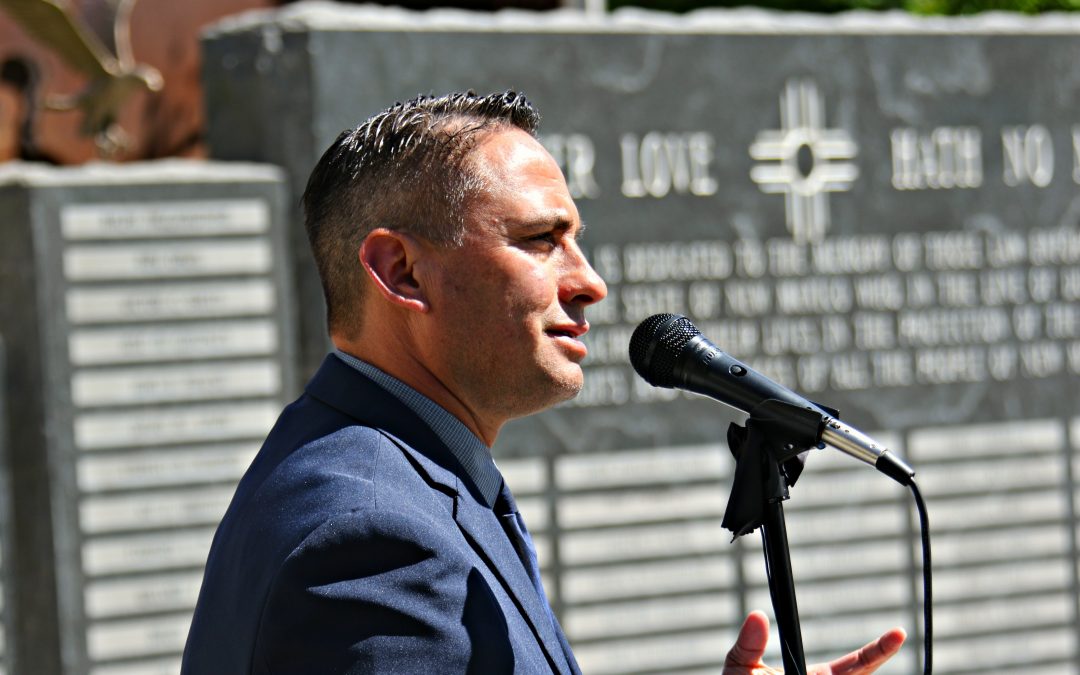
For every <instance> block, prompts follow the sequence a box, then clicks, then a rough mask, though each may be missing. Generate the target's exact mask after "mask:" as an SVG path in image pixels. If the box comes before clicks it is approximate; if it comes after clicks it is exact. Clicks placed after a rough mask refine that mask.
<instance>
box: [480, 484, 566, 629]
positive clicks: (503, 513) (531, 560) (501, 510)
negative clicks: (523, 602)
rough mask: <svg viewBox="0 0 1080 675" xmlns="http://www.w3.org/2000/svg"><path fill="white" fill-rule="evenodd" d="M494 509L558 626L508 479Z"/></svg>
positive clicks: (537, 591)
mask: <svg viewBox="0 0 1080 675" xmlns="http://www.w3.org/2000/svg"><path fill="white" fill-rule="evenodd" d="M494 510H495V515H497V516H498V517H499V521H500V522H501V523H502V526H503V529H504V530H505V531H506V536H507V537H509V538H510V543H512V544H513V545H514V549H515V550H516V551H517V554H518V557H519V558H521V564H522V565H524V566H525V571H526V572H528V574H529V579H531V580H532V583H533V586H534V587H535V588H536V593H537V594H538V595H539V596H540V600H541V602H542V603H543V605H544V609H545V610H547V615H548V619H549V620H550V621H551V625H552V626H557V625H558V624H557V623H556V622H555V615H554V614H553V613H552V612H551V605H550V604H549V603H548V599H547V594H546V593H544V584H543V582H541V581H540V561H539V560H538V559H537V557H536V548H534V547H533V543H532V537H530V536H529V531H528V530H527V529H526V528H525V519H524V518H522V517H521V514H520V513H518V510H517V503H516V502H514V495H512V494H510V488H509V487H508V486H507V485H506V481H503V484H502V487H501V488H500V489H499V497H498V499H496V500H495V507H494ZM557 632H558V630H557V629H556V633H557Z"/></svg>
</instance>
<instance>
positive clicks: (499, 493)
mask: <svg viewBox="0 0 1080 675" xmlns="http://www.w3.org/2000/svg"><path fill="white" fill-rule="evenodd" d="M538 121H539V117H538V115H537V113H536V111H535V110H534V109H533V107H532V106H531V105H530V104H529V103H528V101H526V100H525V98H524V97H523V96H520V95H517V94H515V93H513V92H506V93H503V94H493V95H490V96H476V95H473V94H471V93H466V94H453V95H449V96H444V97H420V98H417V99H414V100H412V101H409V102H407V103H399V104H396V105H394V106H393V107H391V108H390V109H388V110H386V111H385V112H383V113H380V114H378V115H376V116H374V117H372V118H371V119H369V120H368V121H367V122H365V123H364V124H362V125H360V126H359V127H357V128H356V129H352V130H349V131H346V132H344V133H343V134H341V136H339V137H338V139H337V140H336V141H334V143H333V144H332V145H331V146H330V148H329V149H328V150H327V151H326V153H325V154H324V155H323V157H322V158H321V159H320V160H319V163H318V165H317V166H316V167H315V169H314V171H313V172H312V174H311V178H310V179H309V181H308V185H307V190H306V192H305V194H304V198H303V204H304V210H305V214H306V227H307V232H308V237H309V240H310V242H311V247H312V251H313V253H314V256H315V261H316V264H317V266H318V269H319V275H320V277H321V280H322V285H323V291H324V294H325V297H326V307H327V316H328V319H327V322H328V325H329V331H330V337H331V339H332V341H333V344H334V346H335V348H336V349H335V352H334V353H332V354H330V355H328V356H327V357H326V359H325V361H324V362H323V364H322V366H321V368H320V369H319V371H318V372H317V373H316V374H315V376H314V377H313V378H312V380H311V382H310V383H308V385H307V388H306V392H305V393H304V395H303V396H301V397H300V398H299V399H298V400H297V401H296V402H294V403H293V404H291V405H290V406H288V407H287V408H286V409H285V410H284V411H283V412H282V414H281V417H280V418H279V419H278V421H277V424H276V425H275V426H274V428H273V430H272V431H271V432H270V435H269V437H268V438H267V439H266V443H265V444H264V445H263V447H262V450H261V451H260V452H259V454H258V456H257V457H256V458H255V460H254V462H253V463H252V465H251V467H250V468H249V469H248V471H247V473H246V474H245V475H244V477H243V479H242V480H241V481H240V484H239V486H238V487H237V490H236V495H235V496H234V498H233V501H232V504H231V505H230V506H229V509H228V512H227V513H226V514H225V517H224V519H223V520H222V522H221V525H220V527H219V528H218V531H217V534H216V536H215V538H214V543H213V546H212V548H211V551H210V556H209V559H208V561H207V566H206V573H205V578H204V580H203V586H202V591H201V593H200V596H199V602H198V605H197V607H196V610H195V617H194V620H193V623H192V626H191V632H190V634H189V636H188V642H187V647H186V649H185V652H184V663H183V672H184V673H191V674H200V675H201V674H207V675H209V674H219V673H228V674H232V673H305V674H306V673H438V674H452V673H476V674H485V675H486V674H496V675H497V674H500V673H523V674H533V673H560V674H566V673H578V672H580V671H579V669H578V666H577V663H576V661H575V660H574V655H573V652H572V651H571V649H570V645H569V644H568V642H567V640H566V637H565V636H564V634H563V631H562V629H561V627H560V626H559V624H558V621H557V620H556V618H555V617H554V615H553V614H552V612H551V609H550V607H549V605H548V602H547V599H546V597H545V595H544V590H543V586H542V584H541V581H540V576H539V571H538V565H537V562H536V554H535V551H534V549H533V547H532V543H531V540H530V539H529V535H528V531H527V530H526V529H525V524H524V522H523V521H522V519H521V517H520V515H519V514H518V513H517V510H516V507H515V506H514V499H513V496H512V495H511V492H510V489H509V486H507V485H506V483H505V482H504V481H503V479H502V476H501V474H500V473H499V469H498V468H497V467H496V465H495V462H494V461H493V460H492V456H491V450H490V448H491V446H492V445H493V444H494V442H495V439H496V437H497V436H498V434H499V430H500V429H501V428H502V426H503V425H504V424H505V423H506V422H507V421H509V420H511V419H513V418H515V417H521V416H524V415H530V414H532V413H535V412H539V411H541V410H544V409H546V408H549V407H551V406H553V405H555V404H556V403H559V402H560V401H564V400H566V399H569V398H571V397H573V396H574V395H575V394H577V392H578V391H579V390H580V389H581V386H582V370H581V365H580V364H581V361H582V360H583V359H584V358H585V355H586V349H585V346H584V344H583V343H582V342H581V337H582V335H584V334H585V332H586V331H587V330H588V322H587V321H586V318H585V310H586V308H587V307H588V306H589V305H591V304H593V303H595V302H599V301H600V300H602V299H603V298H604V296H605V295H606V293H607V289H606V287H605V285H604V282H603V280H602V279H601V278H600V277H599V276H598V275H597V274H596V272H595V271H594V270H593V269H592V267H590V266H589V263H588V262H587V261H586V260H585V257H584V255H583V254H582V252H581V249H580V248H579V246H578V238H579V236H580V235H581V230H582V224H581V219H580V217H579V215H578V212H577V209H576V207H575V206H574V203H573V201H572V199H571V197H570V194H569V191H568V190H567V186H566V182H565V180H564V178H563V176H562V173H561V172H560V170H559V167H558V165H557V164H556V163H555V161H554V160H553V159H552V158H551V156H550V155H549V154H548V153H547V152H546V151H545V150H544V148H543V147H542V146H541V145H540V144H539V143H538V142H537V141H536V139H535V137H534V132H535V129H536V125H537V123H538ZM767 635H768V632H767V621H766V619H765V618H764V615H762V614H760V613H754V614H751V616H750V617H749V618H748V619H747V622H746V624H745V625H744V626H743V629H742V631H741V632H740V635H739V638H738V641H737V644H736V646H735V647H734V648H733V649H732V651H731V653H730V654H729V657H728V664H727V668H726V669H725V672H728V673H751V672H768V671H767V670H766V669H765V667H764V666H763V665H762V664H761V663H760V659H761V655H762V653H763V651H764V648H765V641H766V638H767ZM902 641H903V632H902V631H900V630H894V631H890V632H889V633H886V634H885V635H883V636H882V637H880V638H879V639H878V640H876V641H875V642H873V643H871V644H869V645H867V646H866V647H864V648H863V649H862V650H860V651H859V652H856V653H853V654H849V655H848V656H847V657H844V658H842V659H839V660H837V661H835V662H833V663H832V664H829V665H824V666H817V667H815V668H816V670H813V669H812V672H819V673H830V672H835V673H851V674H854V673H870V672H873V670H874V669H875V668H876V667H877V666H878V665H880V664H881V663H883V662H884V661H885V660H887V659H888V658H889V657H890V656H891V655H892V654H893V653H895V652H896V651H897V650H898V649H899V648H900V643H901V642H902Z"/></svg>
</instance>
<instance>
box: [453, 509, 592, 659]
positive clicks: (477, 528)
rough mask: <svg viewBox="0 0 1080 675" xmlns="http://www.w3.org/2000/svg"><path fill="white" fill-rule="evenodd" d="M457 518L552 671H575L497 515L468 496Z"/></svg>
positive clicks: (458, 511) (457, 513)
mask: <svg viewBox="0 0 1080 675" xmlns="http://www.w3.org/2000/svg"><path fill="white" fill-rule="evenodd" d="M455 518H456V520H457V523H458V526H459V527H460V528H461V530H462V532H464V534H465V536H466V538H467V539H468V540H469V543H470V544H472V546H473V547H474V548H475V549H476V551H477V553H479V554H480V556H481V557H482V558H484V560H485V561H486V562H487V563H488V565H489V566H490V567H491V569H492V571H493V572H495V575H496V576H497V577H499V580H500V581H501V582H502V584H503V586H504V587H505V589H506V592H507V593H508V594H509V595H510V597H511V598H512V599H513V600H514V604H516V605H517V607H518V610H519V611H520V612H521V615H522V616H523V617H525V621H526V622H527V623H528V624H529V626H530V627H531V628H532V631H533V634H534V635H535V636H536V640H537V642H539V643H540V646H541V647H542V648H543V650H544V654H545V655H546V656H547V659H548V663H549V664H550V665H551V669H552V670H553V671H554V672H558V673H569V672H572V671H571V670H570V667H569V666H568V665H567V660H566V656H565V653H564V648H563V645H562V640H561V639H560V636H559V635H557V634H556V632H555V627H554V626H553V625H552V623H551V620H550V619H549V618H548V612H547V607H545V605H544V603H545V601H544V600H543V599H541V598H540V597H539V596H538V595H537V594H536V589H535V587H534V586H533V583H532V579H530V578H529V575H528V573H527V572H526V571H525V567H524V565H522V563H521V558H519V557H518V554H517V551H516V550H514V546H513V544H511V543H510V539H509V538H508V537H507V536H506V531H505V530H503V528H502V525H501V524H500V523H499V519H498V516H496V515H495V513H494V512H493V511H492V510H491V509H489V508H487V507H486V506H485V505H483V504H480V503H478V502H476V501H475V500H473V499H471V498H469V497H468V496H462V497H460V498H459V499H458V505H457V512H456V513H455Z"/></svg>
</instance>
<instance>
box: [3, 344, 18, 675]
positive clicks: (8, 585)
mask: <svg viewBox="0 0 1080 675" xmlns="http://www.w3.org/2000/svg"><path fill="white" fill-rule="evenodd" d="M6 363H7V346H6V345H5V343H4V336H3V334H0V382H5V379H4V375H5V374H6V373H7V365H6ZM9 425H10V422H9V421H8V419H7V396H6V391H5V387H3V386H0V672H2V673H14V672H16V671H15V650H14V648H13V644H12V639H11V637H12V626H13V625H14V622H15V617H14V615H13V612H12V597H13V593H14V590H13V588H14V583H13V581H14V579H13V578H12V575H11V558H12V557H13V556H12V547H11V525H12V523H11V479H10V477H9V475H8V472H9V466H10V463H9V461H8V453H9V452H10V449H9V444H8V437H7V431H8V426H9Z"/></svg>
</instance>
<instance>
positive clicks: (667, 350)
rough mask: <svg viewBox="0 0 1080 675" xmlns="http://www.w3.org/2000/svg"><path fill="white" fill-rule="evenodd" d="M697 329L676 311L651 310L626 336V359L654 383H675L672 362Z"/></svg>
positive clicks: (669, 386)
mask: <svg viewBox="0 0 1080 675" xmlns="http://www.w3.org/2000/svg"><path fill="white" fill-rule="evenodd" d="M698 335H701V331H699V330H698V329H697V327H696V326H695V325H694V324H693V323H692V322H691V321H690V319H687V318H686V317H685V316H680V315H678V314H654V315H652V316H650V317H649V318H648V319H645V320H644V321H642V322H641V323H640V324H638V327H637V328H636V329H635V330H634V334H633V335H632V336H630V363H631V364H632V365H633V366H634V370H636V371H637V374H638V375H640V376H641V377H642V378H644V379H645V381H646V382H648V383H649V384H651V385H653V386H654V387H667V388H669V389H670V388H671V387H672V386H674V384H675V362H676V360H678V357H679V353H680V352H681V351H682V349H683V347H685V346H686V343H687V342H690V340H692V339H694V337H696V336H698Z"/></svg>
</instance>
